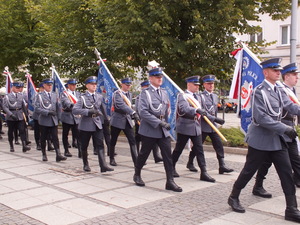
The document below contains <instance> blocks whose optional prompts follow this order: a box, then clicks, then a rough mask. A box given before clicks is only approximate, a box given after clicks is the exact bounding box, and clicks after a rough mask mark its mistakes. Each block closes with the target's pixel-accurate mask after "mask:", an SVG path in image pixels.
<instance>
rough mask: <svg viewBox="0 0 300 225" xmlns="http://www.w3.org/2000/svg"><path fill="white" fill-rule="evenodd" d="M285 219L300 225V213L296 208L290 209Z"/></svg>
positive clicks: (286, 211) (287, 210)
mask: <svg viewBox="0 0 300 225" xmlns="http://www.w3.org/2000/svg"><path fill="white" fill-rule="evenodd" d="M284 219H285V220H289V221H294V222H298V223H300V211H299V210H298V209H297V208H296V207H288V208H287V209H286V210H285V216H284Z"/></svg>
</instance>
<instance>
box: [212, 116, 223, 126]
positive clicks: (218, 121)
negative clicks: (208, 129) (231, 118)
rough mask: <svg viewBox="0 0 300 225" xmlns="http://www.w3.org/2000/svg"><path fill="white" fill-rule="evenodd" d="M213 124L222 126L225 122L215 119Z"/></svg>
mask: <svg viewBox="0 0 300 225" xmlns="http://www.w3.org/2000/svg"><path fill="white" fill-rule="evenodd" d="M214 122H216V123H218V124H220V125H223V124H224V123H225V120H223V119H221V118H218V117H216V118H215V120H214Z"/></svg>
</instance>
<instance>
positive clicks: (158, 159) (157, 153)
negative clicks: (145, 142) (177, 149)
mask: <svg viewBox="0 0 300 225" xmlns="http://www.w3.org/2000/svg"><path fill="white" fill-rule="evenodd" d="M149 85H150V82H149V80H145V81H143V82H142V83H141V88H142V89H143V88H147V87H149ZM139 101H140V95H138V96H137V97H136V99H135V108H136V112H137V113H138V114H139ZM139 128H140V125H139V123H136V124H135V142H136V146H137V151H138V152H139V151H140V142H141V135H140V134H139V133H138V132H139ZM152 152H153V158H154V162H155V163H158V162H161V161H163V159H162V157H161V155H160V151H159V149H158V146H157V145H155V146H154V148H153V151H152Z"/></svg>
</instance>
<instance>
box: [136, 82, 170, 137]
mask: <svg viewBox="0 0 300 225" xmlns="http://www.w3.org/2000/svg"><path fill="white" fill-rule="evenodd" d="M139 112H140V117H141V124H140V128H139V134H141V135H144V136H146V137H151V138H163V137H171V135H170V132H169V131H167V130H166V129H165V128H162V127H161V126H160V125H159V124H160V123H161V122H162V121H164V122H167V121H168V114H169V98H168V94H167V92H166V91H165V90H164V89H161V95H159V94H158V93H157V92H156V91H155V90H154V88H153V87H152V86H149V87H147V88H145V89H143V90H142V92H141V95H140V99H139Z"/></svg>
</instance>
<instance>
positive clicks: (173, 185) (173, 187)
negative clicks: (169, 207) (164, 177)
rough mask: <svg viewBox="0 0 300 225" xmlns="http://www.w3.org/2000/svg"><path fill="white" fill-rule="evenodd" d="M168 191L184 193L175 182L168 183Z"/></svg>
mask: <svg viewBox="0 0 300 225" xmlns="http://www.w3.org/2000/svg"><path fill="white" fill-rule="evenodd" d="M166 190H171V191H175V192H182V188H181V187H179V186H178V185H177V184H176V183H175V182H174V181H167V183H166Z"/></svg>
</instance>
